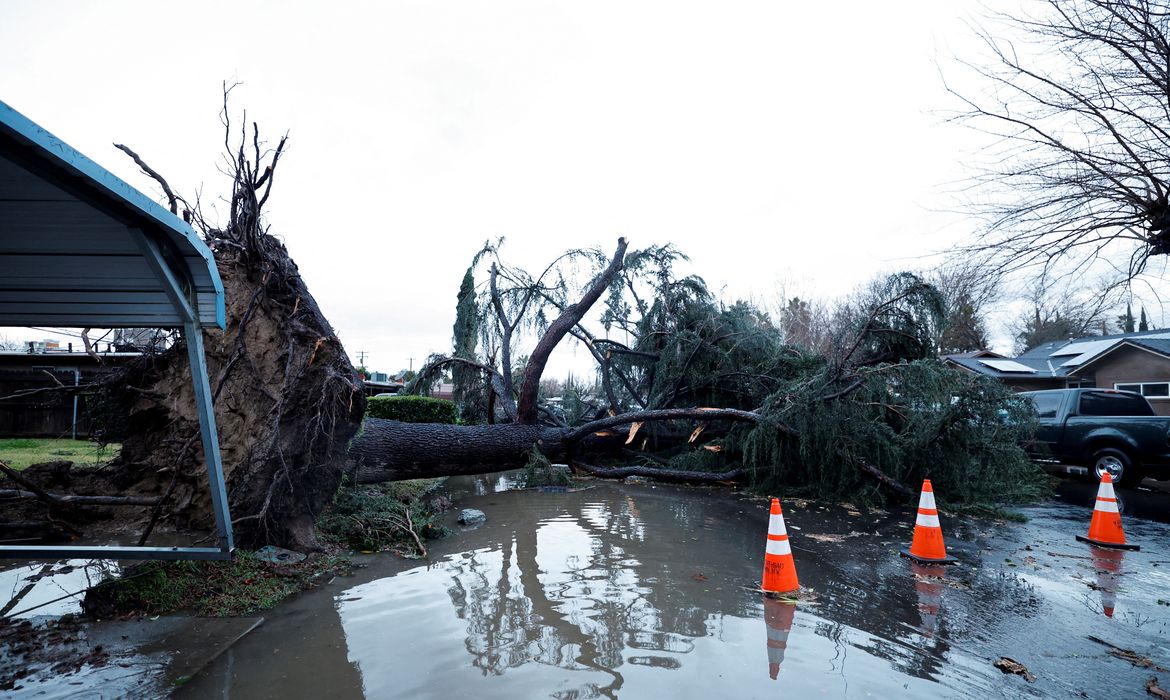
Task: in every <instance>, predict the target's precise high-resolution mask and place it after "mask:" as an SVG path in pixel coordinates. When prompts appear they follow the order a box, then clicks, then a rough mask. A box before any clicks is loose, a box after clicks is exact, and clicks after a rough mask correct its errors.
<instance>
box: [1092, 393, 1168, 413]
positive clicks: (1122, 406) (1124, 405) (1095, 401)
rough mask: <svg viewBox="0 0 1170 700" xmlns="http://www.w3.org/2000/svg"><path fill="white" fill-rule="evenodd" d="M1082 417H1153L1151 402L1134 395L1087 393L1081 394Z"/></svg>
mask: <svg viewBox="0 0 1170 700" xmlns="http://www.w3.org/2000/svg"><path fill="white" fill-rule="evenodd" d="M1079 412H1080V414H1081V415H1082V416H1152V415H1154V409H1153V408H1151V407H1150V402H1148V401H1146V400H1145V399H1143V398H1141V397H1139V396H1133V395H1132V394H1118V393H1115V392H1111V391H1086V392H1085V393H1083V394H1081V409H1080V411H1079Z"/></svg>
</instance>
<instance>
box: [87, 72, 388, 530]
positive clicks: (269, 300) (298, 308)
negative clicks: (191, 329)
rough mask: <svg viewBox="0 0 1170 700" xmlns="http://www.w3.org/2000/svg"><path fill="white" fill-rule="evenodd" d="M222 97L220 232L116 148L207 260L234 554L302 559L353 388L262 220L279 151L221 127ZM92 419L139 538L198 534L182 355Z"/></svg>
mask: <svg viewBox="0 0 1170 700" xmlns="http://www.w3.org/2000/svg"><path fill="white" fill-rule="evenodd" d="M230 91H231V88H230V87H226V88H225V91H224V110H223V112H222V114H221V117H222V120H223V126H224V133H225V141H224V145H225V148H226V149H227V152H226V156H227V157H226V159H225V162H226V165H227V167H226V168H225V170H226V172H227V174H228V175H229V176H230V178H231V180H232V191H231V195H230V198H225V203H226V204H227V206H228V212H227V221H226V224H224V225H216V224H214V223H213V222H210V221H209V220H208V218H205V216H204V212H203V208H202V206H201V203H200V202H199V201H197V200H196V201H194V202H193V203H191V202H189V201H187V200H185V199H183V198H182V197H181V196H179V195H177V194H175V192H174V191H173V190H172V189H171V187H170V186H169V184H168V183H167V182H166V180H165V179H163V177H162V176H160V175H159V174H158V173H157V172H156V171H154V170H153V169H151V168H150V167H149V166H148V165H147V164H146V163H145V162H144V161H143V159H141V158H140V157H139V156H138V155H137V154H135V153H134V152H133V151H131V150H130V149H128V148H126V147H124V146H119V148H121V149H122V150H123V151H125V152H126V153H127V154H128V155H130V156H131V157H133V158H134V160H135V162H137V163H138V165H139V166H140V167H141V168H142V169H143V171H144V172H146V173H147V174H148V175H150V176H151V177H153V178H154V179H155V180H156V181H157V182H158V183H159V184H160V186H161V187H162V189H163V192H164V193H165V195H166V197H167V199H168V202H169V205H170V208H171V211H172V213H175V214H176V215H179V214H180V212H181V215H182V216H183V218H184V219H185V220H187V221H188V222H189V223H191V224H193V225H194V227H195V228H196V229H197V230H199V232H200V233H201V234H202V235H203V236H204V238H205V240H206V241H207V243H208V245H209V247H210V248H211V249H212V251H213V252H214V254H215V261H216V264H217V266H218V268H219V273H220V276H221V278H222V280H223V286H224V293H225V297H226V307H227V308H226V311H227V314H226V317H227V325H226V328H225V329H224V330H222V331H220V330H205V331H204V346H205V348H206V359H207V367H208V372H209V375H210V377H211V389H212V394H213V404H214V408H215V417H216V422H217V425H218V428H219V441H220V446H221V450H222V459H223V468H224V475H225V479H226V483H227V491H228V501H229V504H230V508H231V514H232V518H233V523H234V526H235V531H236V535H237V541H238V542H240V543H241V544H243V545H245V546H250V545H251V546H257V545H261V544H266V543H272V544H278V545H283V546H288V547H294V548H298V549H301V550H311V549H315V548H317V547H318V545H317V541H316V536H315V533H314V526H313V521H314V518H315V516H316V515H317V514H318V513H320V512H321V511H322V510H323V509H324V508H325V507H326V506H327V505H328V504H329V502H330V501H331V499H332V498H333V495H334V494H335V493H336V491H337V487H338V484H339V483H340V481H341V477H342V473H343V471H344V468H345V465H346V459H347V458H346V446H347V444H348V442H349V440H350V438H352V437H353V435H354V433H355V432H356V431H357V430H358V428H359V426H360V425H361V417H362V415H363V414H364V412H365V406H366V401H365V397H364V395H363V393H362V391H361V383H360V380H359V378H358V376H357V374H356V372H355V371H354V368H353V366H352V365H351V364H350V361H349V359H348V358H347V356H346V354H345V351H344V349H343V348H342V345H341V343H340V341H339V340H338V338H337V336H336V334H335V333H334V331H333V329H332V327H331V326H330V324H329V322H328V321H327V320H326V319H325V316H324V315H323V314H322V313H321V310H320V309H319V308H318V306H317V303H316V301H314V299H313V296H312V295H311V294H310V293H309V291H308V289H307V287H306V285H305V282H304V280H303V279H302V278H301V276H300V274H299V273H298V270H297V266H296V264H295V263H294V262H293V261H292V259H291V258H290V257H289V254H288V251H287V250H286V248H285V247H284V245H283V244H282V243H281V242H280V241H278V240H277V239H276V238H274V237H273V236H271V235H270V234H269V233H268V230H267V226H266V224H265V223H264V218H263V214H262V211H263V208H264V205H265V204H266V202H267V200H268V198H269V195H270V193H271V191H272V184H273V180H274V176H275V173H276V169H277V166H278V165H279V164H280V162H281V155H282V153H283V151H284V146H285V142H286V138H287V137H285V138H281V139H280V141H279V142H278V143H277V144H276V146H275V147H270V146H267V145H266V144H265V142H264V141H263V140H262V139H261V137H260V131H259V127H258V126H257V125H256V123H255V122H252V123H248V122H246V121H245V122H243V123H241V124H238V125H233V124H232V122H231V120H230V112H229V110H228V95H229V93H230ZM92 390H93V391H95V392H96V393H97V394H98V397H97V398H98V399H99V403H101V404H102V405H103V406H104V407H105V408H104V411H103V415H104V416H105V417H106V420H105V422H104V424H103V425H104V428H105V433H106V437H107V438H109V439H111V440H120V441H121V442H122V452H121V455H120V456H119V457H118V458H117V459H116V460H115V462H114V463H113V464H112V465H111V467H110V468H109V469H108V470H107V473H108V474H109V479H110V481H111V482H112V485H113V486H114V487H115V488H117V490H118V491H120V492H122V493H132V494H136V495H138V496H139V497H140V498H143V499H145V501H149V502H150V503H152V504H153V505H152V507H151V508H150V510H149V511H148V515H147V516H146V519H145V525H144V526H143V532H142V534H141V536H140V538H139V542H138V543H139V544H145V543H146V542H147V539H148V537H149V535H150V533H151V531H152V530H153V529H154V527H155V525H156V523H158V522H162V521H165V522H168V523H174V524H178V525H180V526H184V525H186V526H193V527H199V528H207V527H210V526H211V523H212V520H211V506H210V495H209V492H208V489H207V477H206V471H205V469H204V466H203V459H202V448H201V446H200V440H199V424H198V420H197V417H196V415H195V402H194V397H193V388H192V386H191V379H190V370H189V368H188V364H187V359H186V351H185V348H184V347H183V341H182V340H181V339H178V340H177V342H176V343H175V344H173V345H172V346H171V347H170V348H168V349H166V350H165V351H163V352H160V353H148V354H146V355H144V357H143V358H142V359H141V360H140V361H139V362H137V363H135V364H134V365H132V366H130V367H129V368H127V370H126V371H125V372H122V373H119V374H116V375H113V376H112V377H111V379H110V380H108V381H106V382H104V383H103V385H102V386H100V387H96V388H93V389H92Z"/></svg>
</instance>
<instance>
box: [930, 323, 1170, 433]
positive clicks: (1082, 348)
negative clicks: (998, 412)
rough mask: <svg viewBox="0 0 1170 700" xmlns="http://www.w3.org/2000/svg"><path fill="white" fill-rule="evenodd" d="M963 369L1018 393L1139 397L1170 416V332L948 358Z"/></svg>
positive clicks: (1151, 332) (1089, 338)
mask: <svg viewBox="0 0 1170 700" xmlns="http://www.w3.org/2000/svg"><path fill="white" fill-rule="evenodd" d="M943 361H944V362H945V363H946V364H948V365H950V366H952V367H957V368H960V369H965V370H967V371H970V372H976V373H978V374H982V375H984V376H988V377H994V378H995V379H998V380H1000V381H1002V382H1003V383H1004V384H1006V385H1008V386H1009V387H1011V388H1013V389H1015V390H1016V391H1036V390H1039V389H1064V388H1077V387H1095V388H1101V389H1120V390H1124V391H1136V392H1138V393H1140V394H1142V395H1144V396H1145V397H1146V398H1147V399H1149V401H1150V404H1151V405H1152V406H1153V407H1154V411H1155V412H1157V413H1158V415H1163V416H1167V415H1170V330H1165V329H1163V330H1153V331H1141V332H1137V333H1121V334H1118V335H1106V336H1093V337H1088V338H1070V339H1069V340H1058V341H1054V342H1051V343H1045V344H1043V345H1040V346H1038V347H1035V348H1032V349H1031V350H1029V351H1028V352H1025V353H1024V354H1022V355H1020V356H1018V357H1011V358H1008V357H1002V356H999V355H996V354H995V353H991V352H988V351H980V352H977V353H962V354H959V355H947V356H946V357H944V358H943Z"/></svg>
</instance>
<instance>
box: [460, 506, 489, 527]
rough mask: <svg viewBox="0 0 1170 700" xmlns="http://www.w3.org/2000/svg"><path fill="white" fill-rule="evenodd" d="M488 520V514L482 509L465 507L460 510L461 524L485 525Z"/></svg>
mask: <svg viewBox="0 0 1170 700" xmlns="http://www.w3.org/2000/svg"><path fill="white" fill-rule="evenodd" d="M485 522H487V515H486V514H484V512H483V511H482V510H476V509H475V508H464V509H463V510H461V511H459V524H460V525H465V526H476V525H483V524H484V523H485Z"/></svg>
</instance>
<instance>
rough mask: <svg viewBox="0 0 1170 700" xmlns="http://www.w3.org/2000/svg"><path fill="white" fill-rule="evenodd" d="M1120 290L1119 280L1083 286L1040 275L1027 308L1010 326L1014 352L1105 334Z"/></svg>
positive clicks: (1029, 295) (1082, 284)
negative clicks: (1049, 343)
mask: <svg viewBox="0 0 1170 700" xmlns="http://www.w3.org/2000/svg"><path fill="white" fill-rule="evenodd" d="M1086 287H1087V288H1086ZM1122 289H1123V282H1122V281H1114V282H1112V283H1109V282H1098V283H1096V284H1089V285H1086V284H1085V283H1084V282H1083V281H1081V280H1068V279H1063V278H1062V279H1060V280H1057V281H1053V280H1050V279H1048V278H1046V277H1044V276H1041V277H1040V278H1039V279H1037V280H1036V281H1035V282H1034V283H1033V284H1032V286H1031V289H1030V290H1029V292H1028V309H1027V310H1026V311H1025V312H1024V313H1023V314H1022V315H1021V316H1020V317H1019V318H1018V319H1017V320H1016V322H1015V324H1014V326H1013V327H1012V334H1013V337H1014V338H1015V341H1016V348H1015V349H1016V352H1017V353H1023V352H1025V351H1027V350H1031V349H1032V348H1034V347H1036V346H1038V345H1042V344H1044V343H1048V342H1052V341H1055V340H1069V339H1070V338H1080V337H1085V336H1093V335H1107V334H1108V333H1110V332H1111V331H1112V328H1110V317H1111V313H1112V311H1113V309H1115V308H1116V307H1117V306H1118V305H1119V304H1120V303H1121V292H1122Z"/></svg>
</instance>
